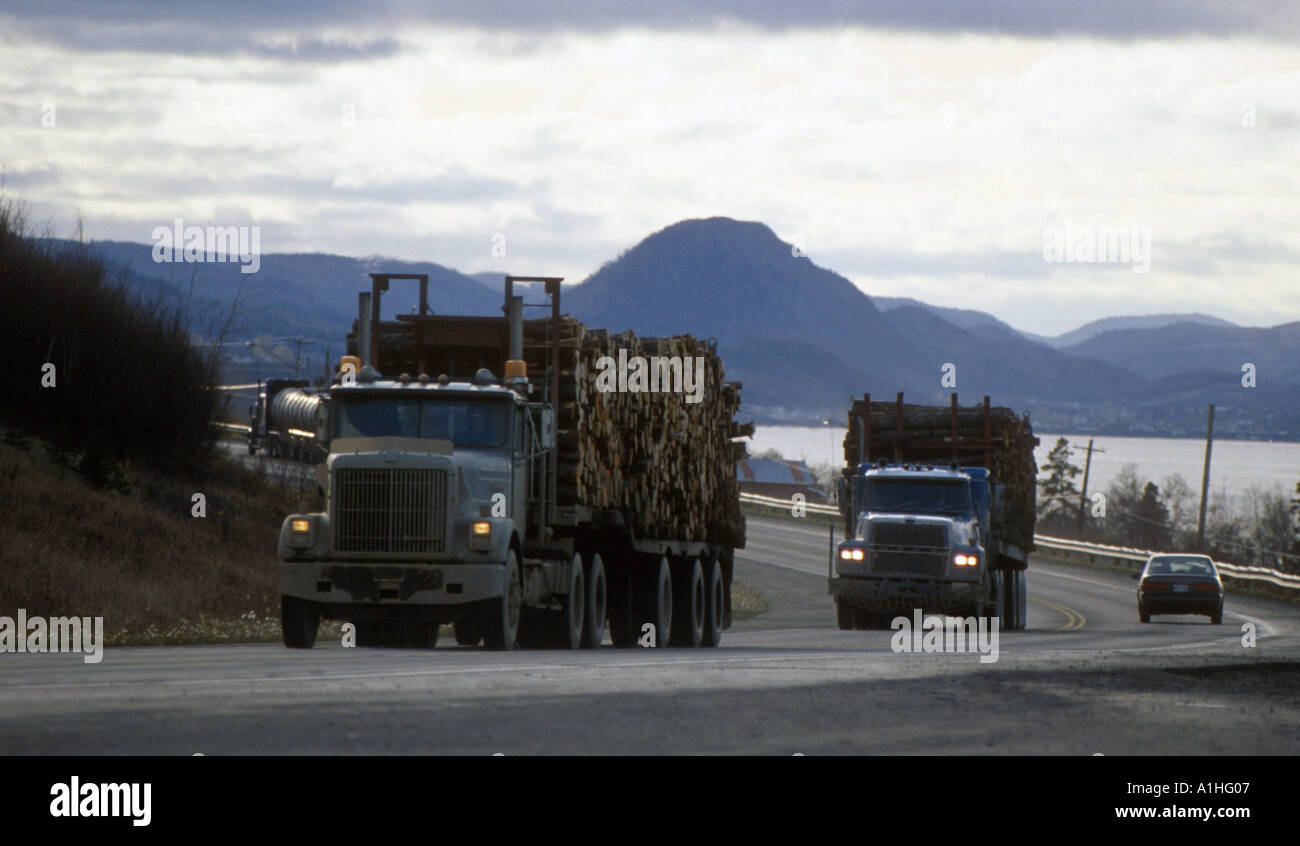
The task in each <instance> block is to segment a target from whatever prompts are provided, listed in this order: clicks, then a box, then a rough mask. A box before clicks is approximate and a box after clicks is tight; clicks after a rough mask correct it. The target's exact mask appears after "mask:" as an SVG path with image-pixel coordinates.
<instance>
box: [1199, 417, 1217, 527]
mask: <svg viewBox="0 0 1300 846" xmlns="http://www.w3.org/2000/svg"><path fill="white" fill-rule="evenodd" d="M1213 446H1214V403H1210V419H1209V422H1208V423H1207V424H1206V426H1205V470H1204V471H1203V472H1202V473H1201V516H1200V519H1198V520H1197V521H1196V551H1197V552H1204V551H1205V501H1206V498H1207V496H1208V495H1209V490H1210V450H1211V448H1213Z"/></svg>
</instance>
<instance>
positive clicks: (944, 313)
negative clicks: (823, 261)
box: [871, 296, 1027, 334]
mask: <svg viewBox="0 0 1300 846" xmlns="http://www.w3.org/2000/svg"><path fill="white" fill-rule="evenodd" d="M871 301H872V302H873V303H875V304H876V308H878V309H880V310H881V311H885V312H889V311H893V310H894V309H896V308H902V307H904V306H914V307H916V308H923V309H926V310H927V311H932V312H934V313H935V314H937V315H939V316H940V317H942V318H943V319H944V320H946V321H948V322H949V323H951V324H953V325H954V326H960V327H961V328H963V329H974V328H977V327H981V326H996V327H998V328H1000V329H1005V330H1006V331H1008V332H1017V330H1015V329H1012V328H1011V327H1010V326H1009V325H1007V324H1006V323H1003V322H1002V321H1001V320H998V319H997V318H996V317H994V316H993V315H991V314H989V313H988V312H984V311H976V310H974V309H969V308H950V307H948V306H936V305H930V304H929V303H923V302H921V301H920V300H915V299H912V298H911V297H879V296H873V297H872V298H871ZM1018 334H1027V333H1020V332H1018Z"/></svg>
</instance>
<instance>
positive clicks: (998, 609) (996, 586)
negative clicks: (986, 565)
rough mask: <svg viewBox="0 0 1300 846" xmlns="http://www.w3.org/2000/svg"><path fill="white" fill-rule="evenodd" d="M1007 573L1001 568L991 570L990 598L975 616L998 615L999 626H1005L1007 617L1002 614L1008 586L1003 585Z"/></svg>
mask: <svg viewBox="0 0 1300 846" xmlns="http://www.w3.org/2000/svg"><path fill="white" fill-rule="evenodd" d="M1004 575H1005V574H1004V573H1003V572H1002V571H1001V570H990V571H989V598H988V600H986V601H985V602H984V608H983V610H982V611H980V612H977V613H976V615H975V616H977V617H981V616H985V615H987V616H988V617H997V618H998V626H999V627H1000V628H1005V623H1006V618H1005V617H1003V615H1002V606H1003V604H1004V600H1005V598H1006V588H1004V587H1003V586H1002V583H1003V581H1004V579H1003V576H1004Z"/></svg>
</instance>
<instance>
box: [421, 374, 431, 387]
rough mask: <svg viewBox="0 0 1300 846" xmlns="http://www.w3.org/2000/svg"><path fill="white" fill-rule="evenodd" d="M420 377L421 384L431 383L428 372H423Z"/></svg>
mask: <svg viewBox="0 0 1300 846" xmlns="http://www.w3.org/2000/svg"><path fill="white" fill-rule="evenodd" d="M419 379H420V384H421V385H427V384H429V374H428V373H421V374H420V377H419Z"/></svg>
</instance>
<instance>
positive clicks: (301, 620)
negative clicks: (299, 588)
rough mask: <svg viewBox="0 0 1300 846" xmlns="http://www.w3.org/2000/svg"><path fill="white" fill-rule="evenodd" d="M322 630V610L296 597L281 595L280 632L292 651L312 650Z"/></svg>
mask: <svg viewBox="0 0 1300 846" xmlns="http://www.w3.org/2000/svg"><path fill="white" fill-rule="evenodd" d="M319 630H320V609H319V608H317V607H316V606H315V605H314V604H313V603H310V602H308V601H307V600H305V599H299V598H298V597H296V596H285V595H283V594H281V595H280V632H281V634H282V635H283V636H284V645H285V646H287V647H289V648H290V649H311V648H312V647H313V646H315V645H316V633H317V632H318V631H319Z"/></svg>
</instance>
